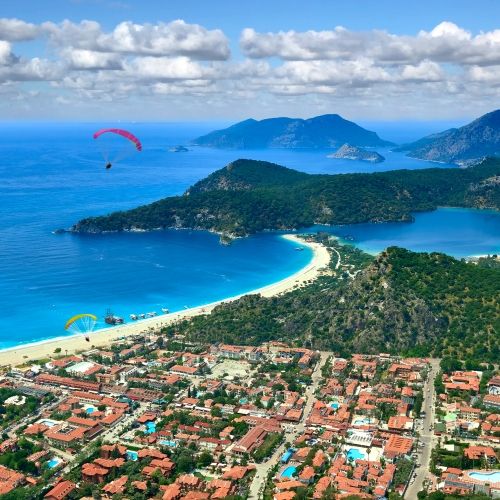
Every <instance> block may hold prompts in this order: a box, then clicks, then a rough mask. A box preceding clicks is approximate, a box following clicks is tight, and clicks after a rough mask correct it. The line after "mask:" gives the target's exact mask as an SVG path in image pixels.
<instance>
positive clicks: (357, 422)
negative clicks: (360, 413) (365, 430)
mask: <svg viewBox="0 0 500 500" xmlns="http://www.w3.org/2000/svg"><path fill="white" fill-rule="evenodd" d="M371 423H373V421H372V419H371V418H369V417H363V418H357V419H356V420H354V422H353V425H368V424H371Z"/></svg>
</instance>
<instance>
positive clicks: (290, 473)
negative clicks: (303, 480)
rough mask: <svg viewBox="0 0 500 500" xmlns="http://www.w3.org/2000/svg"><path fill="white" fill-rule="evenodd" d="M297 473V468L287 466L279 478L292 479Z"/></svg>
mask: <svg viewBox="0 0 500 500" xmlns="http://www.w3.org/2000/svg"><path fill="white" fill-rule="evenodd" d="M296 472H297V467H294V466H293V465H289V466H288V467H287V468H286V469H285V470H284V471H283V472H282V473H281V477H284V478H286V479H292V477H293V476H294V475H295V473H296Z"/></svg>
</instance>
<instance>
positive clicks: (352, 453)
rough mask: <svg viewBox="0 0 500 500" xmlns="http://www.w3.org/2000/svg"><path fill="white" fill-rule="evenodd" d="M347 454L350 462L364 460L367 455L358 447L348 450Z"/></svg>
mask: <svg viewBox="0 0 500 500" xmlns="http://www.w3.org/2000/svg"><path fill="white" fill-rule="evenodd" d="M346 456H347V460H349V462H355V461H356V460H363V459H364V458H365V456H366V455H365V454H364V453H362V452H361V451H359V450H358V449H356V448H350V449H349V450H348V451H347V453H346Z"/></svg>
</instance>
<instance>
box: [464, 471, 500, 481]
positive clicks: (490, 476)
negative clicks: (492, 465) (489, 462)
mask: <svg viewBox="0 0 500 500" xmlns="http://www.w3.org/2000/svg"><path fill="white" fill-rule="evenodd" d="M469 477H470V478H471V479H475V480H476V481H482V482H483V483H500V471H498V472H469Z"/></svg>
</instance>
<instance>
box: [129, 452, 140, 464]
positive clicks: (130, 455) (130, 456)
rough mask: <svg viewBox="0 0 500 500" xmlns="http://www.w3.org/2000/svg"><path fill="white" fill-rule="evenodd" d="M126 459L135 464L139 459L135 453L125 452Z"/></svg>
mask: <svg viewBox="0 0 500 500" xmlns="http://www.w3.org/2000/svg"><path fill="white" fill-rule="evenodd" d="M127 458H128V459H129V460H132V461H134V462H135V461H136V460H137V459H138V458H139V455H138V454H137V452H136V451H133V450H127Z"/></svg>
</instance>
